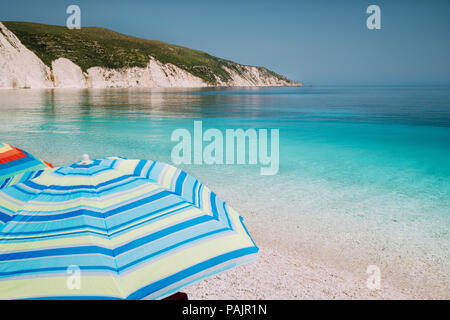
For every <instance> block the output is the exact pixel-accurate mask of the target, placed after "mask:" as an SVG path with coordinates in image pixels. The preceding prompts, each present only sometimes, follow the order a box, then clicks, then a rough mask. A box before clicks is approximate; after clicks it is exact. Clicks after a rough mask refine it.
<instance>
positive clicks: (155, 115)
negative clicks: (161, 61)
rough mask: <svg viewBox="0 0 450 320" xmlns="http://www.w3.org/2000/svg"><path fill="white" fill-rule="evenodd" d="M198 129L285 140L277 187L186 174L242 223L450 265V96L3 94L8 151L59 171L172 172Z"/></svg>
mask: <svg viewBox="0 0 450 320" xmlns="http://www.w3.org/2000/svg"><path fill="white" fill-rule="evenodd" d="M194 120H202V121H203V127H204V129H207V128H217V129H220V130H222V131H223V132H225V131H224V130H225V129H226V128H231V129H236V128H243V129H248V128H276V129H279V130H280V169H279V172H278V174H277V175H274V176H261V175H260V174H259V166H251V165H240V166H238V165H229V166H226V165H215V166H207V165H203V166H199V165H184V166H183V168H184V169H186V170H187V171H189V172H191V173H192V174H194V175H195V176H197V177H198V178H199V179H200V180H201V181H202V182H204V183H206V184H207V185H209V186H211V188H212V189H213V190H216V191H217V193H218V194H219V195H221V196H222V197H223V198H224V199H225V200H226V201H228V202H230V203H231V204H232V205H233V206H234V207H235V208H236V209H237V210H238V211H240V212H241V213H242V215H243V216H246V215H248V214H249V213H252V214H253V215H254V216H255V217H257V218H258V217H260V218H263V217H267V216H276V217H277V219H281V220H284V221H286V222H288V223H291V221H296V223H297V222H298V223H300V224H302V223H303V225H304V226H305V227H306V226H307V225H308V227H310V228H312V229H309V230H312V232H313V234H314V226H313V225H314V223H313V222H311V221H316V222H317V224H316V227H317V226H321V227H320V228H322V229H320V228H319V227H317V233H316V235H317V237H320V236H323V233H320V232H322V231H324V230H323V229H324V228H325V229H326V232H329V233H328V234H329V235H330V234H333V232H334V235H336V233H338V235H339V237H335V239H334V238H333V239H331V238H329V241H330V242H333V241H338V240H337V239H338V238H339V239H341V238H345V239H353V240H355V239H359V240H361V241H362V242H364V241H369V240H367V237H369V238H370V239H372V240H373V239H376V241H375V243H378V244H377V245H373V246H372V249H373V250H375V251H376V250H378V249H380V248H381V247H382V246H385V244H386V243H390V244H389V245H390V246H392V247H395V248H396V250H400V252H401V251H402V250H403V249H402V248H403V246H404V245H406V244H408V245H412V246H413V248H416V249H417V251H416V252H414V253H413V254H415V255H417V256H421V255H422V251H423V252H426V253H427V254H429V253H430V252H431V253H432V254H433V256H434V257H438V259H439V260H440V261H441V262H443V263H444V264H447V265H448V262H449V260H448V252H449V243H450V241H449V235H448V230H449V227H450V87H381V86H380V87H311V88H306V87H305V88H256V89H255V88H251V89H210V88H208V89H201V90H162V89H160V90H3V91H0V140H1V141H4V142H7V143H10V144H12V145H15V146H17V147H21V148H23V149H25V150H27V151H29V152H31V153H34V154H35V155H37V156H39V157H41V158H43V159H44V160H47V161H50V162H52V163H54V164H55V165H63V164H68V163H71V162H74V161H77V160H78V159H80V157H81V155H82V154H84V153H88V154H89V155H90V156H91V158H96V157H106V156H113V155H121V156H127V157H130V158H143V159H154V160H160V161H164V162H168V163H171V159H170V154H171V150H172V148H173V146H174V145H175V143H174V142H172V141H171V140H170V136H171V133H172V131H173V130H174V129H177V128H186V129H189V130H192V128H193V121H194ZM309 222H311V225H309ZM327 224H328V225H327ZM250 229H251V227H250ZM300 230H301V229H300ZM372 240H370V241H372ZM324 241H325V240H324ZM361 241H359V242H358V243H360V242H361ZM416 249H414V250H416ZM405 250H406V249H405Z"/></svg>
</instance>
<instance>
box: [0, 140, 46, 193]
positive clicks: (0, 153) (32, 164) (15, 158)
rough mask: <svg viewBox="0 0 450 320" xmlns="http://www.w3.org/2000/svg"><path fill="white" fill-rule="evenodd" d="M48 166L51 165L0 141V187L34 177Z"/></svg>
mask: <svg viewBox="0 0 450 320" xmlns="http://www.w3.org/2000/svg"><path fill="white" fill-rule="evenodd" d="M49 167H52V165H51V164H49V163H47V162H45V161H42V160H40V159H38V158H36V157H34V156H32V155H31V154H29V153H27V152H25V151H23V150H21V149H18V148H15V147H13V146H10V145H9V144H6V143H2V142H0V189H2V188H6V187H8V186H11V185H13V184H16V183H20V182H23V181H27V180H30V179H33V178H36V177H38V176H39V175H40V174H41V173H42V172H43V170H44V169H48V168H49Z"/></svg>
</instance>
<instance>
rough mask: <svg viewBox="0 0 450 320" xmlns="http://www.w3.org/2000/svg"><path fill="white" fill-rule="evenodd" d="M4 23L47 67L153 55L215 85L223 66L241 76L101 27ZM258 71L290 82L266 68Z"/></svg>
mask: <svg viewBox="0 0 450 320" xmlns="http://www.w3.org/2000/svg"><path fill="white" fill-rule="evenodd" d="M3 24H4V25H5V26H6V27H7V28H8V29H9V30H11V31H12V32H13V33H14V34H15V35H16V36H17V37H18V38H19V39H20V41H21V42H22V43H23V44H24V45H25V46H26V47H27V48H28V49H30V50H31V51H33V52H34V53H35V54H36V55H37V56H38V57H39V58H40V59H41V60H42V61H43V62H44V63H45V64H46V65H48V66H51V63H52V61H53V60H56V59H58V58H67V59H69V60H71V61H72V62H74V63H75V64H77V65H79V66H80V67H81V69H82V70H83V71H86V70H87V69H89V68H91V67H95V66H98V67H106V68H113V69H119V68H129V67H145V66H146V65H147V64H148V62H149V56H153V57H154V58H156V59H157V60H159V61H161V62H162V63H172V64H174V65H176V66H177V67H179V68H181V69H184V70H186V71H188V72H190V73H191V74H193V75H195V76H197V77H199V78H201V79H203V80H205V81H206V82H208V83H212V84H214V83H215V82H216V79H215V77H214V75H217V76H218V77H219V78H220V79H221V80H223V81H227V80H230V76H229V74H228V73H227V72H226V71H225V70H223V69H222V66H226V67H228V68H230V69H233V70H235V71H236V72H238V73H240V65H238V64H236V63H234V62H232V61H228V60H224V59H220V58H217V57H213V56H211V55H209V54H207V53H205V52H202V51H198V50H192V49H188V48H185V47H180V46H176V45H171V44H167V43H164V42H161V41H155V40H145V39H140V38H136V37H132V36H127V35H124V34H120V33H117V32H114V31H111V30H108V29H104V28H95V27H92V28H81V29H79V30H75V29H74V30H69V29H68V28H66V27H61V26H51V25H44V24H38V23H29V22H12V21H4V22H3ZM260 70H261V71H263V72H264V73H266V74H270V75H272V76H275V77H277V78H279V79H283V80H286V81H288V82H290V81H289V80H288V79H286V78H285V77H283V76H280V75H278V74H276V73H274V72H272V71H269V70H267V69H265V68H262V67H261V68H260Z"/></svg>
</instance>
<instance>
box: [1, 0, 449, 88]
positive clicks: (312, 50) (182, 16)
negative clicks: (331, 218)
mask: <svg viewBox="0 0 450 320" xmlns="http://www.w3.org/2000/svg"><path fill="white" fill-rule="evenodd" d="M70 4H77V5H79V6H80V7H81V10H82V17H81V20H82V21H81V23H82V26H101V27H106V28H109V29H113V30H115V31H118V32H121V33H125V34H130V35H134V36H138V37H142V38H147V39H156V40H162V41H165V42H169V43H174V44H178V45H183V46H186V47H190V48H194V49H199V50H203V51H206V52H208V53H210V54H212V55H216V56H219V57H222V58H226V59H230V60H233V61H236V62H239V63H243V64H252V65H262V66H265V67H268V68H269V69H272V70H273V71H276V72H278V73H281V74H284V75H286V76H288V77H290V78H292V79H295V80H302V81H304V82H305V83H312V84H356V83H360V84H383V83H386V84H427V83H428V84H436V83H437V84H439V83H441V84H449V83H450V40H449V39H450V36H449V34H450V19H449V12H450V1H449V0H431V1H426V0H389V1H381V0H370V1H359V0H339V1H338V0H314V1H313V0H308V1H302V0H290V1H289V0H277V1H265V0H259V1H257V0H228V1H216V0H165V1H153V0H148V1H144V0H141V1H140V0H134V1H133V0H129V1H125V0H121V1H116V0H108V1H106V0H105V1H104V0H97V1H93V0H90V1H87V0H86V1H76V0H69V1H65V0H54V1H46V0H39V1H37V0H34V1H20V0H15V1H3V3H2V5H1V9H0V20H15V21H33V22H40V23H47V24H56V25H65V21H66V18H67V14H66V12H65V11H66V8H67V6H68V5H70ZM370 4H376V5H379V6H380V8H381V26H382V29H381V30H372V31H371V30H368V29H367V27H366V19H367V16H368V15H367V14H366V8H367V7H368V6H369V5H370Z"/></svg>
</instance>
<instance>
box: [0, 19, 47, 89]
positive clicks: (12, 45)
mask: <svg viewBox="0 0 450 320" xmlns="http://www.w3.org/2000/svg"><path fill="white" fill-rule="evenodd" d="M52 86H53V83H52V81H51V79H50V68H49V67H47V66H46V65H45V64H44V63H43V62H42V61H41V59H39V58H38V56H36V55H35V54H34V53H33V52H31V51H30V50H29V49H27V48H26V47H25V46H24V45H23V44H22V43H21V42H20V40H19V39H18V38H17V37H16V36H15V35H14V33H12V32H11V31H9V30H8V29H7V28H6V27H5V26H4V25H3V24H2V23H1V22H0V88H49V87H52Z"/></svg>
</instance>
